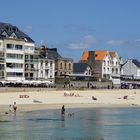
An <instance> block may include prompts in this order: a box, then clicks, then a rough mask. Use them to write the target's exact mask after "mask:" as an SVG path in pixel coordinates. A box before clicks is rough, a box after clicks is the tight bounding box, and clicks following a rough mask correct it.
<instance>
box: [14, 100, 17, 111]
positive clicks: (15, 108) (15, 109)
mask: <svg viewBox="0 0 140 140" xmlns="http://www.w3.org/2000/svg"><path fill="white" fill-rule="evenodd" d="M13 110H14V113H16V111H17V105H16V102H14V105H13Z"/></svg>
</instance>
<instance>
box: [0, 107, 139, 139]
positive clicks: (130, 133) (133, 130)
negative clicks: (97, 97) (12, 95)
mask: <svg viewBox="0 0 140 140" xmlns="http://www.w3.org/2000/svg"><path fill="white" fill-rule="evenodd" d="M0 140H140V108H139V107H130V108H84V109H81V108H80V109H79V108H77V109H67V108H66V112H65V115H61V111H60V110H59V109H53V110H39V111H29V112H20V113H19V112H17V114H16V115H14V114H5V115H2V114H1V115H0Z"/></svg>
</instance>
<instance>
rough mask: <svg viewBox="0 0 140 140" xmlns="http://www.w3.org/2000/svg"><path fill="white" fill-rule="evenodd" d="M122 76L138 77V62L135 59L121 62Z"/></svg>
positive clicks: (139, 65) (139, 68)
mask: <svg viewBox="0 0 140 140" xmlns="http://www.w3.org/2000/svg"><path fill="white" fill-rule="evenodd" d="M123 75H124V77H128V78H130V77H131V78H132V79H140V62H139V61H138V60H136V59H128V60H127V61H126V62H125V63H124V64H123Z"/></svg>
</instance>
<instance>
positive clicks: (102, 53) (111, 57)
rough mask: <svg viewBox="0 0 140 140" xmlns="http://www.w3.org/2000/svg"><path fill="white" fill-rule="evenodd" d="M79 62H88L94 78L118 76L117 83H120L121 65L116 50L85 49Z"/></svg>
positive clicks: (111, 78) (112, 78)
mask: <svg viewBox="0 0 140 140" xmlns="http://www.w3.org/2000/svg"><path fill="white" fill-rule="evenodd" d="M80 62H83V63H88V64H89V65H90V66H91V67H92V74H93V75H94V76H95V78H96V79H102V80H103V79H106V80H107V79H108V80H114V79H115V78H117V79H118V78H119V82H117V83H120V74H121V67H120V59H119V56H118V54H117V52H109V51H107V50H97V51H85V52H83V55H82V57H81V59H80ZM117 81H118V80H117Z"/></svg>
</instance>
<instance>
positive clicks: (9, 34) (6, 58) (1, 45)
mask: <svg viewBox="0 0 140 140" xmlns="http://www.w3.org/2000/svg"><path fill="white" fill-rule="evenodd" d="M28 44H30V46H31V48H32V50H33V51H34V47H35V46H34V41H33V40H32V39H31V38H30V37H29V36H27V35H26V34H24V33H23V32H22V31H20V30H19V29H18V27H16V26H13V25H11V24H8V23H0V60H1V61H0V66H1V67H2V69H1V70H0V78H1V79H2V80H9V81H14V80H25V51H26V47H27V46H28Z"/></svg>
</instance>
